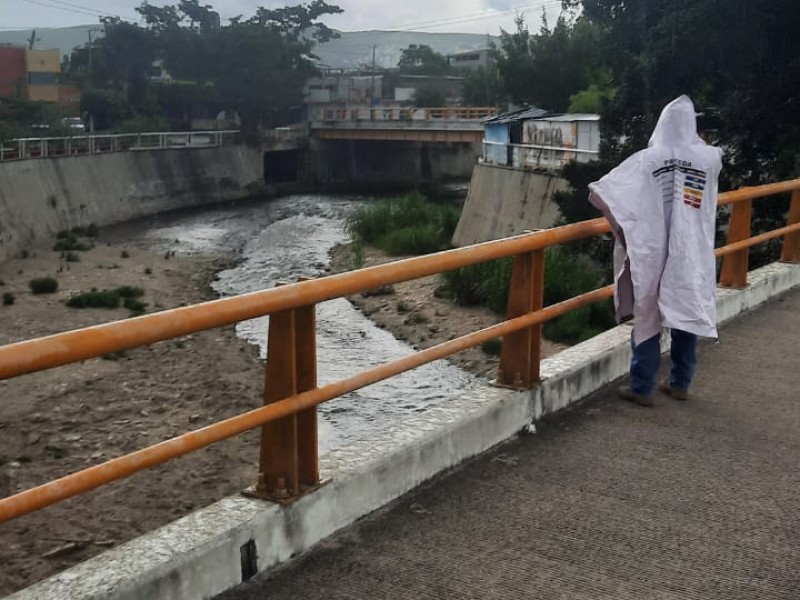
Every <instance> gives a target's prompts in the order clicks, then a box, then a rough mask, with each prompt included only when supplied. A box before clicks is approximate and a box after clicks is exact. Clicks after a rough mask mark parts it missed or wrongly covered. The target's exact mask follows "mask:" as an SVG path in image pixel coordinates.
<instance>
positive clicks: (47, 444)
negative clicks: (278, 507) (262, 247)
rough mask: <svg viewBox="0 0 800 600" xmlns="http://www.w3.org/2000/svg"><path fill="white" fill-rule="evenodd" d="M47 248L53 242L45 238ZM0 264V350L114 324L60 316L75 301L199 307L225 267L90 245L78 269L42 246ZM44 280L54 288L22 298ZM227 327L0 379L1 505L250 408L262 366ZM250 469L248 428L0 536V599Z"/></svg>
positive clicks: (99, 312)
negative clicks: (96, 296)
mask: <svg viewBox="0 0 800 600" xmlns="http://www.w3.org/2000/svg"><path fill="white" fill-rule="evenodd" d="M50 244H52V242H50ZM29 253H30V254H31V256H30V257H29V258H25V259H23V258H17V259H13V260H9V261H7V262H4V263H2V264H0V280H2V281H3V283H4V285H2V286H0V297H2V295H3V294H5V293H11V294H13V295H14V296H15V302H14V304H13V305H9V306H2V305H0V323H2V327H0V344H7V343H11V342H15V341H19V340H24V339H29V338H33V337H38V336H43V335H47V334H52V333H56V332H60V331H66V330H70V329H75V328H79V327H85V326H89V325H93V324H97V323H102V322H107V321H112V320H117V319H123V318H126V317H127V316H128V315H129V314H130V311H128V310H126V309H123V308H118V309H113V310H109V309H83V310H78V309H71V308H67V307H66V306H65V305H64V304H63V303H62V302H63V301H65V300H66V299H67V298H69V297H70V296H72V295H73V294H76V293H78V292H81V291H87V290H90V289H91V288H93V287H96V288H98V289H105V288H115V287H117V286H123V285H132V286H137V287H141V288H142V289H143V290H144V296H143V297H142V298H141V300H142V301H144V302H147V303H148V307H147V310H148V312H152V311H154V310H161V309H169V308H175V307H178V306H181V305H184V304H189V303H193V302H197V301H201V300H206V299H209V298H210V297H211V291H210V288H209V285H208V284H209V282H210V281H211V278H212V277H213V276H214V273H216V272H217V271H219V270H220V269H222V268H224V267H225V266H226V265H228V264H229V263H230V260H229V259H227V258H193V259H183V258H178V257H174V256H170V257H168V258H165V256H163V255H162V256H158V255H154V254H151V253H149V252H145V251H143V250H141V249H137V248H134V247H132V246H130V245H128V244H125V243H124V242H120V241H118V240H110V239H109V240H103V239H101V240H99V244H98V245H97V246H96V247H95V248H93V249H92V250H90V251H88V252H77V253H76V255H77V256H78V257H79V258H80V262H70V263H67V262H65V261H63V260H61V259H60V258H59V253H58V252H53V251H52V250H51V249H50V247H49V245H48V247H40V248H35V249H32V250H30V251H29ZM44 276H52V277H55V278H56V279H57V280H58V283H59V290H58V292H56V293H55V294H51V295H38V296H37V295H32V294H31V292H30V290H29V289H28V282H29V281H30V280H31V279H33V278H34V277H44ZM256 354H257V353H256V352H255V350H254V349H253V348H252V347H251V346H250V345H248V344H246V343H245V342H243V341H240V340H239V339H238V338H237V337H236V335H235V333H234V328H233V327H232V326H231V327H225V328H223V329H218V330H215V331H209V332H204V333H199V334H195V335H190V336H186V337H184V338H181V339H177V340H172V341H168V342H163V343H160V344H155V345H153V346H151V347H149V348H139V349H134V350H129V351H127V352H124V353H121V354H119V355H116V356H110V357H107V360H103V359H96V360H90V361H86V362H84V363H80V364H75V365H68V366H64V367H60V368H57V369H53V370H51V371H48V372H43V373H35V374H31V375H25V376H22V377H18V378H15V379H11V380H8V381H4V382H0V398H2V402H0V495H2V496H7V495H10V494H13V493H16V492H18V491H21V490H24V489H27V488H30V487H32V486H35V485H38V484H41V483H44V482H46V481H50V480H52V479H56V478H58V477H60V476H63V475H65V474H67V473H71V472H74V471H77V470H80V469H83V468H86V467H88V466H91V465H93V464H97V463H99V462H102V461H103V460H108V459H110V458H113V457H116V456H119V455H122V454H125V453H128V452H131V451H133V450H137V449H140V448H143V447H145V446H147V445H150V444H154V443H157V442H160V441H163V440H165V439H167V438H169V437H172V436H174V435H176V434H180V433H183V432H186V431H189V430H191V429H197V428H199V427H201V426H203V425H205V424H208V423H212V422H214V421H218V420H220V419H224V418H226V417H229V416H232V415H235V414H237V413H241V412H244V411H246V410H248V409H250V408H254V407H256V406H258V405H259V404H260V401H261V400H260V395H261V393H262V387H263V367H262V365H261V364H260V363H259V361H258V359H257V356H256ZM257 461H258V437H257V434H255V433H253V432H251V433H249V434H246V435H243V436H239V437H237V438H235V439H232V440H228V441H226V442H223V443H220V444H216V445H214V446H212V447H210V448H206V449H205V450H202V451H199V452H196V453H193V454H191V455H189V456H187V457H184V458H181V459H177V460H174V461H172V462H170V463H167V464H165V465H162V466H160V467H158V468H155V469H152V470H149V471H146V472H143V473H139V474H137V475H134V476H132V477H130V478H129V479H126V480H123V481H120V482H117V483H114V484H111V485H108V486H104V487H102V488H100V489H98V490H94V491H92V492H90V493H88V494H85V495H83V496H81V497H80V498H75V499H72V500H69V501H66V502H63V503H61V504H59V505H56V506H53V507H50V508H47V509H44V510H42V511H39V512H37V513H33V514H31V515H28V516H26V517H22V518H20V519H17V520H15V521H12V522H10V523H6V524H4V525H3V526H2V528H0V596H4V595H6V594H9V593H11V592H13V591H15V590H17V589H20V588H22V587H25V586H27V585H30V584H32V583H34V582H36V581H38V580H40V579H43V578H45V577H48V576H50V575H52V574H54V573H57V572H59V571H62V570H63V569H65V568H67V567H69V566H71V565H73V564H76V563H78V562H81V561H83V560H86V559H87V558H89V557H90V556H92V555H95V554H98V553H99V552H102V551H103V550H105V549H106V548H108V547H111V546H114V545H117V544H119V543H121V542H124V541H127V540H130V539H132V538H134V537H137V536H138V535H141V534H142V533H145V532H147V531H151V530H153V529H155V528H157V527H160V526H162V525H165V524H167V523H169V522H171V521H173V520H174V519H176V518H178V517H180V516H183V515H185V514H188V513H190V512H192V511H194V510H196V509H198V508H200V507H202V506H206V505H208V504H211V503H213V502H214V501H216V500H219V499H221V498H223V497H226V496H228V495H230V494H235V493H236V492H238V491H240V490H241V489H243V488H245V487H247V486H248V485H250V484H251V483H252V481H253V478H254V477H255V472H256V469H257Z"/></svg>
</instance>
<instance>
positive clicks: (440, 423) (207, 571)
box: [9, 263, 800, 600]
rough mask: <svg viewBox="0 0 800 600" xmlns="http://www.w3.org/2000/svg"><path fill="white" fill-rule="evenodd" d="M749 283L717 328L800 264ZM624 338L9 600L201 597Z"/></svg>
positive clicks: (555, 405) (551, 396)
mask: <svg viewBox="0 0 800 600" xmlns="http://www.w3.org/2000/svg"><path fill="white" fill-rule="evenodd" d="M750 281H751V285H750V286H749V287H748V288H747V289H745V290H720V292H719V294H718V300H717V310H718V316H719V321H720V323H723V322H725V321H727V320H730V319H731V318H733V317H735V316H737V315H739V314H741V313H742V312H745V311H747V310H750V309H753V308H755V307H756V306H758V305H759V304H761V303H763V302H765V301H767V300H769V299H770V298H773V297H775V296H777V295H779V294H781V293H783V292H786V291H788V290H790V289H792V288H794V287H796V286H799V285H800V265H788V264H778V263H775V264H772V265H768V266H767V267H764V268H763V269H759V270H757V271H755V272H753V273H751V275H750ZM629 338H630V328H629V327H627V326H621V327H617V328H615V329H612V330H610V331H607V332H605V333H603V334H601V335H599V336H597V337H595V338H593V339H591V340H589V341H587V342H585V343H583V344H579V345H577V346H574V347H572V348H570V349H568V350H566V351H564V352H562V353H560V354H559V355H557V356H554V357H551V358H549V359H546V360H545V361H543V363H542V376H543V381H542V384H541V385H540V386H539V387H538V388H537V389H536V390H534V391H532V392H516V391H512V390H506V389H501V388H495V387H490V386H487V387H484V388H481V389H477V390H472V391H471V392H469V393H468V394H465V395H464V396H462V397H460V398H455V399H453V402H452V403H448V405H447V406H446V407H442V408H438V407H437V408H436V409H433V410H432V411H431V412H430V413H428V414H426V415H425V416H424V418H422V419H421V420H419V421H416V422H414V423H411V424H408V423H406V424H401V425H400V426H398V429H396V430H394V431H390V432H388V433H386V434H384V435H383V437H382V438H375V439H370V440H364V441H363V442H359V443H356V444H351V445H350V446H348V447H347V448H345V449H340V450H336V451H334V452H332V453H331V454H329V455H326V456H324V457H323V459H322V469H323V476H324V477H325V478H330V479H331V480H332V481H331V483H329V484H328V485H326V486H323V487H322V488H321V489H320V490H318V491H317V492H315V493H314V494H312V495H310V496H307V497H305V498H302V499H301V500H299V501H298V502H296V503H295V504H293V505H291V506H289V507H286V508H281V507H278V506H276V505H273V504H269V503H264V502H261V501H258V500H252V499H247V498H244V497H238V496H237V497H230V498H226V499H225V500H222V501H220V502H217V503H216V504H214V505H212V506H209V507H207V508H205V509H202V510H200V511H197V512H195V513H193V514H191V515H188V516H187V517H184V518H182V519H180V520H178V521H175V522H173V523H171V524H169V525H167V526H165V527H162V528H161V529H159V530H157V531H154V532H151V533H149V534H147V535H144V536H142V537H140V538H137V539H135V540H133V541H131V542H128V543H126V544H123V545H122V546H119V547H118V548H114V549H113V550H110V551H108V552H106V553H104V554H102V555H100V556H97V557H95V558H93V559H91V560H88V561H86V562H85V563H83V564H80V565H78V566H76V567H73V568H71V569H69V570H67V571H65V572H63V573H60V574H58V575H56V576H54V577H51V578H50V579H47V580H45V581H42V582H40V583H38V584H35V585H33V586H31V587H29V588H27V589H25V590H22V591H20V592H17V593H16V594H13V595H11V596H10V597H9V600H33V599H36V600H43V599H51V598H58V599H73V598H74V599H79V598H80V599H98V600H99V599H101V598H103V599H113V600H134V599H136V600H139V599H142V598H148V599H156V598H170V599H196V598H212V597H214V596H215V595H217V594H219V593H221V592H223V591H225V590H226V589H229V588H231V587H233V586H235V585H238V584H239V583H241V582H242V580H243V577H245V576H246V575H250V574H252V572H254V571H256V570H257V571H259V572H261V571H264V570H267V569H269V568H271V567H273V566H275V565H277V564H279V563H281V562H284V561H286V560H288V559H289V558H291V557H293V556H295V555H296V554H298V553H300V552H303V551H304V550H307V549H309V548H310V547H311V546H313V545H314V544H315V543H317V542H318V541H320V540H322V539H324V538H325V537H327V536H329V535H331V534H332V533H333V532H335V531H337V530H338V529H341V528H342V527H345V526H347V525H349V524H350V523H353V522H354V521H355V520H357V519H358V518H360V517H362V516H364V515H366V514H368V513H370V512H372V511H373V510H376V509H377V508H380V507H381V506H383V505H385V504H387V503H388V502H390V501H392V500H394V499H395V498H397V497H399V496H401V495H403V494H404V493H406V492H408V491H410V490H412V489H413V488H415V487H417V486H418V485H420V484H421V483H423V482H424V481H426V480H427V479H430V478H431V477H434V476H435V475H437V474H438V473H441V472H442V471H444V470H446V469H448V468H450V467H453V466H455V465H457V464H458V463H460V462H461V461H463V460H464V459H466V458H469V457H471V456H474V455H476V454H479V453H481V452H483V451H485V450H487V449H489V448H491V447H492V446H494V445H496V444H498V443H500V442H502V441H504V440H506V439H508V438H510V437H511V436H513V435H514V434H516V433H517V432H519V431H520V430H521V429H523V428H525V427H526V426H527V425H529V424H530V423H531V421H535V420H536V419H539V418H540V417H542V416H543V415H545V414H548V413H552V412H555V411H557V410H560V409H562V408H564V407H566V406H568V405H569V404H572V403H574V402H576V401H578V400H580V399H581V398H584V397H586V396H587V395H589V394H591V393H593V392H595V391H597V390H598V389H600V388H601V387H603V386H604V385H606V384H607V383H609V382H611V381H614V380H615V379H617V378H619V377H621V376H623V375H625V374H626V373H627V371H628V363H629V360H630V347H629Z"/></svg>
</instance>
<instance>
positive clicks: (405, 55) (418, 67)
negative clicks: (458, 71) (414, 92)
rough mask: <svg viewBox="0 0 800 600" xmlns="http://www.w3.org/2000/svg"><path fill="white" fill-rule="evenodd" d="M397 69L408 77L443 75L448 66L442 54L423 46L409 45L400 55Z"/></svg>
mask: <svg viewBox="0 0 800 600" xmlns="http://www.w3.org/2000/svg"><path fill="white" fill-rule="evenodd" d="M397 68H398V69H400V72H401V73H406V74H409V75H444V74H446V73H447V72H448V70H449V68H450V66H449V64H448V62H447V57H445V56H444V54H440V53H438V52H436V51H435V50H434V49H433V48H431V47H430V46H426V45H425V44H420V45H417V44H411V45H410V46H409V47H408V48H406V49H405V50H403V51H402V53H401V54H400V60H399V61H398V63H397Z"/></svg>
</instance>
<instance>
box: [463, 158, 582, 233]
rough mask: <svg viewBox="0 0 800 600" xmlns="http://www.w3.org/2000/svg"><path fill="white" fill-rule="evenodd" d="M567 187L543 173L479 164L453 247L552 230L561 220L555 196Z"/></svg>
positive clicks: (553, 176) (474, 173)
mask: <svg viewBox="0 0 800 600" xmlns="http://www.w3.org/2000/svg"><path fill="white" fill-rule="evenodd" d="M567 185H568V184H567V182H566V181H564V180H563V179H560V178H558V177H556V176H555V175H551V174H549V173H545V172H542V171H523V170H520V169H511V168H508V167H499V166H496V165H485V164H479V165H478V166H477V167H475V170H474V171H473V174H472V182H471V183H470V186H469V195H468V196H467V201H466V203H465V204H464V209H463V211H462V212H461V219H460V220H459V222H458V227H456V231H455V234H454V235H453V244H454V245H455V246H468V245H469V244H475V243H478V242H486V241H489V240H496V239H500V238H504V237H508V236H512V235H517V234H519V233H522V232H523V231H526V230H533V229H546V228H548V227H550V226H551V225H553V223H554V222H555V220H556V218H557V217H558V207H557V206H556V205H555V203H554V202H553V200H552V199H553V194H554V193H555V192H556V191H559V190H564V189H566V188H567Z"/></svg>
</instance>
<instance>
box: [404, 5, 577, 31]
mask: <svg viewBox="0 0 800 600" xmlns="http://www.w3.org/2000/svg"><path fill="white" fill-rule="evenodd" d="M557 6H561V0H547V1H545V2H540V3H537V4H527V5H521V6H514V7H511V8H507V9H504V10H495V11H481V12H480V13H470V14H468V15H460V16H455V17H448V18H443V19H437V20H431V21H420V22H416V23H408V24H406V25H403V26H402V30H403V31H413V30H417V29H432V28H435V27H443V26H445V25H454V24H458V23H469V22H472V21H483V20H487V19H494V18H498V17H503V16H505V15H508V14H511V13H514V12H517V11H522V12H528V11H530V10H533V9H537V8H544V9H547V8H552V7H557Z"/></svg>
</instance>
